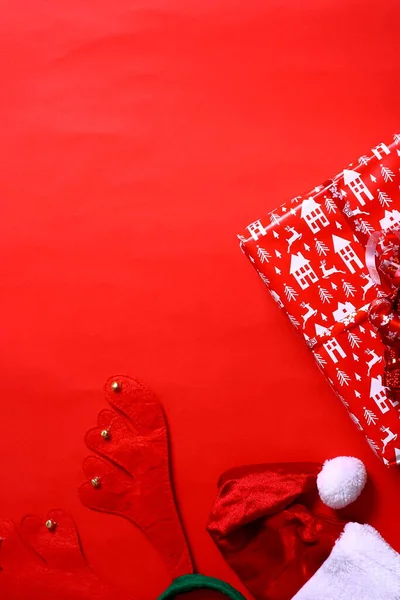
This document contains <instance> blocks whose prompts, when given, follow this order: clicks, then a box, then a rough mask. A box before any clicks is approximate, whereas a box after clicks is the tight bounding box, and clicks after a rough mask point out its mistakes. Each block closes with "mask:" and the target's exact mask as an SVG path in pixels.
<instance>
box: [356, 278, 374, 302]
mask: <svg viewBox="0 0 400 600" xmlns="http://www.w3.org/2000/svg"><path fill="white" fill-rule="evenodd" d="M360 277H362V279H366V280H367V283H366V284H365V285H362V286H361V287H362V289H363V297H362V299H363V300H365V296H366V294H367V292H368V290H369V289H371V288H372V287H374V285H375V284H374V282H373V281H372V279H371V277H370V276H369V275H368V274H367V273H361V275H360Z"/></svg>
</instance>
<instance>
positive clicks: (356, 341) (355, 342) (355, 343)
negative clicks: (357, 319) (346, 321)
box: [347, 331, 361, 348]
mask: <svg viewBox="0 0 400 600" xmlns="http://www.w3.org/2000/svg"><path fill="white" fill-rule="evenodd" d="M347 338H348V340H349V342H350V346H351V347H352V348H358V347H359V346H360V344H361V340H360V338H359V337H358V336H357V335H356V334H355V333H352V332H351V331H349V332H348V333H347Z"/></svg>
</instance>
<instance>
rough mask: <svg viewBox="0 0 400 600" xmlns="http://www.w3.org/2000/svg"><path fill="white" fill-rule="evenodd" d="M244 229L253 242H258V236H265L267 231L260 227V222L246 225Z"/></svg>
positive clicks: (262, 226)
mask: <svg viewBox="0 0 400 600" xmlns="http://www.w3.org/2000/svg"><path fill="white" fill-rule="evenodd" d="M246 229H247V231H248V232H249V233H250V235H251V237H252V238H253V240H255V241H257V240H258V238H259V237H260V235H266V233H267V230H266V229H265V227H264V225H262V223H261V221H260V220H258V221H254V223H250V225H248V226H247V227H246Z"/></svg>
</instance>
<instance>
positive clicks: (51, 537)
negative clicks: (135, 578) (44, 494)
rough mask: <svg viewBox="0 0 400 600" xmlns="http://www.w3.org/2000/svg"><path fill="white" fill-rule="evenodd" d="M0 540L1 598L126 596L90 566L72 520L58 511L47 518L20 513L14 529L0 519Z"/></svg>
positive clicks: (48, 599)
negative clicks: (117, 591) (22, 515)
mask: <svg viewBox="0 0 400 600" xmlns="http://www.w3.org/2000/svg"><path fill="white" fill-rule="evenodd" d="M0 540H1V544H0V598H2V600H39V599H40V600H54V599H55V598H57V600H115V598H116V597H118V600H127V598H126V597H125V596H123V595H121V594H119V593H118V594H117V593H116V590H113V589H111V588H109V586H108V585H106V584H104V583H103V582H101V581H100V580H99V579H98V578H97V577H96V575H95V574H94V573H93V571H92V570H91V569H90V567H89V565H88V564H87V562H86V560H85V557H84V556H83V554H82V550H81V545H80V541H79V536H78V533H77V531H76V528H75V524H74V523H73V521H72V519H71V518H70V517H69V516H68V515H67V514H66V513H64V512H63V511H61V510H53V511H51V513H50V514H49V516H48V518H47V521H46V519H40V518H39V517H36V516H33V515H29V516H26V517H25V518H24V519H23V520H22V522H21V525H20V528H19V531H17V529H16V528H15V527H14V525H13V524H12V523H11V521H8V520H6V519H3V520H1V521H0Z"/></svg>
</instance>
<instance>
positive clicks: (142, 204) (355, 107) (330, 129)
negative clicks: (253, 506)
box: [0, 0, 400, 600]
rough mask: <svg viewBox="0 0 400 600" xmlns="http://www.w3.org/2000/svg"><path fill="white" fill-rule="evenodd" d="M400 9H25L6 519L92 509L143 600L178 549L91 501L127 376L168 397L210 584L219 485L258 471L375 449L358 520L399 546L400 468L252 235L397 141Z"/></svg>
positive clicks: (10, 248) (17, 53)
mask: <svg viewBox="0 0 400 600" xmlns="http://www.w3.org/2000/svg"><path fill="white" fill-rule="evenodd" d="M399 18H400V6H399V3H398V1H397V0H380V1H379V2H378V0H363V1H354V0H352V1H350V0H347V1H345V0H326V1H325V2H323V3H321V2H319V1H318V0H304V1H303V2H302V3H298V2H295V1H293V0H281V1H280V2H276V1H274V2H272V1H267V2H266V1H265V0H237V1H232V0H143V1H142V2H138V1H132V0H117V1H112V0H96V1H94V0H59V1H58V2H48V1H47V0H32V1H31V2H26V0H5V1H4V2H3V3H2V11H1V19H0V38H1V40H2V42H1V43H2V52H1V53H0V73H1V86H2V90H1V110H0V130H1V140H2V143H1V146H0V152H1V160H0V193H1V219H0V251H1V256H2V260H1V266H0V272H1V279H0V281H1V286H2V289H1V314H2V318H1V338H2V344H1V348H2V352H1V388H2V389H1V409H0V416H1V435H0V456H1V457H2V463H1V494H0V513H1V514H2V515H4V516H9V517H11V518H14V519H16V518H18V517H19V516H21V515H22V514H24V513H25V512H35V511H36V512H39V513H41V514H43V515H44V514H45V511H46V510H47V508H50V507H53V506H63V507H64V508H67V509H69V510H71V511H72V512H73V514H74V516H75V519H76V521H77V523H78V526H79V528H80V531H81V535H82V540H83V545H84V548H85V550H86V553H87V555H88V557H89V560H90V561H91V563H92V564H93V565H94V567H95V569H96V571H97V572H99V573H101V572H102V574H103V575H104V577H105V578H106V580H107V581H109V582H111V583H118V584H119V585H121V586H122V587H123V588H125V589H133V590H134V592H135V597H136V598H138V599H143V600H145V599H147V598H149V599H150V598H153V597H154V596H155V594H156V593H157V592H159V591H160V590H161V588H162V587H163V585H165V584H166V583H167V581H168V578H167V575H166V572H165V570H164V568H163V566H162V564H161V562H160V561H159V559H158V557H157V556H156V554H155V552H154V551H153V550H152V549H151V548H150V547H149V545H148V543H147V542H146V540H145V539H144V538H143V536H141V535H140V534H139V533H138V532H136V531H132V528H131V526H130V524H129V523H128V522H123V521H122V520H119V519H118V518H116V517H112V516H108V515H102V514H97V513H91V512H90V511H89V510H87V509H86V508H84V507H83V506H81V505H80V503H79V500H78V495H77V488H78V485H79V484H80V483H81V481H82V479H83V476H82V474H81V462H82V459H83V458H84V457H85V455H86V454H87V451H86V450H85V446H84V442H83V437H84V433H85V431H86V429H88V428H89V427H91V426H93V425H94V423H95V418H96V414H97V412H98V410H99V409H101V408H102V407H104V406H105V400H104V398H103V393H102V387H103V383H104V381H105V380H106V379H107V378H108V376H109V375H111V374H113V373H115V372H126V373H128V374H131V375H135V376H137V377H140V378H142V379H143V380H144V381H146V382H147V383H148V385H149V386H150V387H152V388H153V389H154V390H155V391H156V393H157V394H158V395H159V397H160V399H161V401H162V402H163V404H164V406H165V409H166V412H167V415H168V418H169V422H170V429H171V436H172V440H173V457H174V470H175V471H174V472H175V478H176V487H177V493H178V497H179V501H180V504H181V506H182V514H183V518H184V522H185V524H186V527H187V531H188V535H189V539H190V542H191V544H192V547H193V549H194V555H195V559H196V561H197V565H198V568H199V569H200V570H201V571H202V572H204V573H205V574H208V575H215V576H219V577H223V578H225V579H227V580H229V581H230V582H231V583H233V584H234V585H238V582H237V579H236V578H235V576H234V575H233V573H232V572H231V571H230V569H229V568H228V567H227V566H226V565H225V564H224V562H223V560H222V558H221V557H220V555H219V554H218V551H217V550H216V548H215V547H214V546H213V543H212V541H211V539H210V538H209V536H208V534H207V533H206V531H205V523H206V519H207V515H208V512H209V510H210V507H211V505H212V502H213V499H214V497H215V493H216V481H217V478H218V476H219V474H220V473H221V472H222V471H223V470H225V469H227V468H229V467H232V466H235V465H240V464H244V463H248V462H264V461H270V460H271V461H282V460H291V461H292V460H296V459H299V460H313V459H317V460H323V459H324V458H326V457H328V456H333V455H337V454H343V453H344V454H347V453H350V454H356V455H357V456H359V457H361V458H362V459H364V460H365V462H366V464H367V467H368V470H369V472H370V475H371V480H372V484H371V485H370V489H369V492H368V493H367V495H366V496H365V500H364V502H363V505H362V506H361V508H360V510H359V511H358V516H359V517H362V516H367V518H368V519H369V522H370V523H372V524H373V525H375V526H377V527H378V528H379V529H380V531H381V532H382V534H383V535H384V536H385V537H386V538H387V539H388V540H389V541H390V542H391V543H392V544H393V545H394V546H395V547H396V548H397V550H400V522H399V521H398V519H397V518H396V514H397V507H398V498H399V493H400V474H399V473H397V472H395V471H392V472H389V471H386V470H385V469H384V468H383V467H382V466H381V464H380V463H379V462H378V460H377V459H376V458H375V457H374V455H373V454H372V452H371V451H370V449H369V448H368V446H367V445H366V443H365V442H364V440H363V437H362V435H360V434H359V433H358V432H357V431H356V430H355V428H354V426H353V425H352V423H351V422H350V420H349V419H348V416H347V414H346V411H345V409H344V408H343V407H342V406H341V405H340V403H339V402H338V400H337V399H336V398H335V397H334V395H333V393H332V392H331V391H330V390H329V388H328V386H327V384H326V382H325V381H324V379H323V377H322V375H321V374H320V373H319V372H318V370H317V369H316V367H315V365H314V364H313V361H312V358H311V356H310V354H309V352H308V350H307V349H306V348H305V347H303V344H302V343H301V341H300V340H298V339H297V338H296V336H295V334H294V332H293V331H292V329H291V327H290V325H289V323H287V322H286V319H285V316H284V315H283V314H280V311H279V309H278V308H277V307H276V306H275V305H274V303H273V301H272V300H271V298H270V297H269V295H268V294H267V292H266V291H265V289H264V287H263V284H262V282H261V281H259V280H258V278H257V277H256V275H255V274H254V272H253V270H252V269H251V268H250V266H249V264H248V261H246V259H245V258H244V257H243V256H242V255H241V253H240V252H239V249H238V247H237V243H236V240H235V233H236V232H238V231H241V230H242V228H243V226H244V225H246V224H247V223H249V222H250V221H252V220H254V219H255V218H257V217H258V216H260V215H261V214H265V212H267V211H268V210H269V209H272V208H273V207H275V206H277V205H279V204H280V203H281V202H282V201H284V200H285V199H287V198H290V197H292V196H294V195H296V194H297V193H301V192H302V191H303V190H304V189H308V188H310V187H312V186H314V185H316V184H318V183H320V182H321V181H324V180H325V179H326V178H327V177H329V176H331V175H332V174H334V173H336V172H337V171H338V170H340V168H341V167H342V166H343V165H345V164H347V163H348V161H349V160H351V159H352V158H353V157H354V156H358V155H360V154H361V153H363V152H364V150H365V149H368V148H371V146H372V145H374V144H375V143H378V142H380V141H382V140H385V139H388V138H389V137H390V135H391V134H392V133H395V132H398V129H400V124H399V114H398V110H399V109H398V107H399V105H400V102H399V101H400V97H399V96H400V68H399V67H400V65H399V58H398V57H399V55H400V54H399V53H400V38H399V35H398V23H399ZM396 130H397V131H396ZM355 512H356V511H355ZM241 589H242V588H241Z"/></svg>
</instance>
